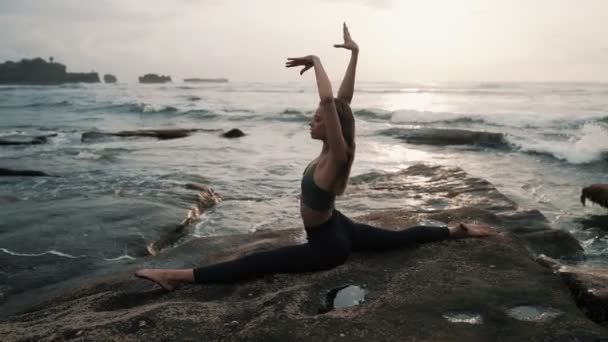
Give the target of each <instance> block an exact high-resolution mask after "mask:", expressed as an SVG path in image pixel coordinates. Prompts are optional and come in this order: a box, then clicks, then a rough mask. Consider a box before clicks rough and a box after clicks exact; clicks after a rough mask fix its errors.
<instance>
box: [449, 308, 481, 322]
mask: <svg viewBox="0 0 608 342" xmlns="http://www.w3.org/2000/svg"><path fill="white" fill-rule="evenodd" d="M443 318H445V319H447V320H448V321H449V322H451V323H467V324H482V323H483V317H482V316H481V315H480V314H478V313H475V312H468V311H450V312H446V313H444V314H443Z"/></svg>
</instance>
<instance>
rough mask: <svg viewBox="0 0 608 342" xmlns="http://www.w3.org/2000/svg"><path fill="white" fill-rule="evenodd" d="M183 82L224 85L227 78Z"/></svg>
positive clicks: (186, 79) (196, 79) (186, 80)
mask: <svg viewBox="0 0 608 342" xmlns="http://www.w3.org/2000/svg"><path fill="white" fill-rule="evenodd" d="M184 82H189V83H226V82H228V79H227V78H184Z"/></svg>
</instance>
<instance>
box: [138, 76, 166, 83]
mask: <svg viewBox="0 0 608 342" xmlns="http://www.w3.org/2000/svg"><path fill="white" fill-rule="evenodd" d="M167 82H171V76H167V75H161V76H159V75H157V74H145V75H144V76H140V77H139V83H167Z"/></svg>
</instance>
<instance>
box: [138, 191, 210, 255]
mask: <svg viewBox="0 0 608 342" xmlns="http://www.w3.org/2000/svg"><path fill="white" fill-rule="evenodd" d="M186 188H188V189H194V190H198V191H199V192H198V194H197V195H196V199H195V200H194V203H193V204H192V205H191V206H190V209H189V210H188V212H187V213H186V218H184V219H183V220H182V221H181V222H180V223H179V224H177V225H176V226H175V227H172V228H171V229H170V230H169V231H168V232H167V233H165V234H164V235H163V236H162V237H161V238H160V239H158V240H156V241H154V242H152V243H150V244H148V245H147V246H146V250H147V251H148V253H149V254H150V255H158V254H159V253H160V252H161V251H162V250H163V249H165V248H167V247H170V246H172V245H173V244H175V243H176V242H178V241H179V240H180V239H181V238H183V237H184V236H185V235H186V233H187V232H188V230H187V229H186V228H187V227H188V226H190V225H192V224H193V223H195V222H197V221H198V220H199V217H200V215H201V214H202V213H204V212H205V211H206V210H207V209H209V208H211V207H213V206H214V205H216V204H217V203H219V202H220V201H221V198H220V196H219V195H218V194H217V193H215V191H213V189H211V188H209V187H207V186H204V185H201V184H186Z"/></svg>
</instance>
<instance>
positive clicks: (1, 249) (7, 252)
mask: <svg viewBox="0 0 608 342" xmlns="http://www.w3.org/2000/svg"><path fill="white" fill-rule="evenodd" d="M0 251H1V252H4V253H6V254H9V255H13V256H20V257H39V256H43V255H47V254H52V255H56V256H60V257H64V258H70V259H78V258H83V257H85V256H84V255H81V256H73V255H70V254H67V253H63V252H59V251H56V250H54V249H52V250H50V251H46V252H42V253H37V254H36V253H34V254H30V253H18V252H13V251H11V250H8V249H6V248H0Z"/></svg>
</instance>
